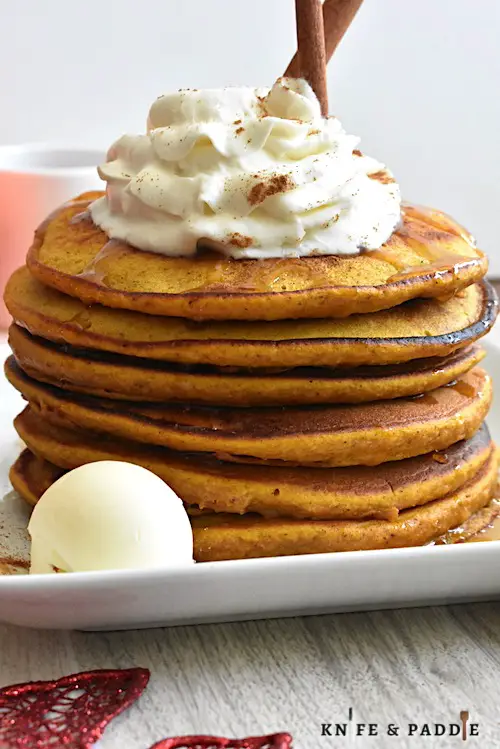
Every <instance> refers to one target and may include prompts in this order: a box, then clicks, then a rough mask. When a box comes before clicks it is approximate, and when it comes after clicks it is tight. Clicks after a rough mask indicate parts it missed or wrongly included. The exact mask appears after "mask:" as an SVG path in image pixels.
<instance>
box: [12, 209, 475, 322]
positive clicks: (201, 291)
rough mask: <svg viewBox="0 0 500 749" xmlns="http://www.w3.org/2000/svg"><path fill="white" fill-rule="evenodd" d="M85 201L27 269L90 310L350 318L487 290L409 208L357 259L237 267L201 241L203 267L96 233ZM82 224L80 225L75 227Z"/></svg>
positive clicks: (463, 256)
mask: <svg viewBox="0 0 500 749" xmlns="http://www.w3.org/2000/svg"><path fill="white" fill-rule="evenodd" d="M90 202H91V201H90V200H88V201H87V202H85V196H82V199H81V200H79V199H77V200H76V201H73V202H72V203H70V204H68V205H66V206H63V208H62V209H61V211H60V212H59V213H58V214H57V215H55V216H54V217H53V218H52V219H51V220H50V221H48V222H45V223H44V225H43V227H42V228H41V229H39V230H38V231H37V233H36V236H35V240H34V243H33V245H32V247H31V249H30V251H29V253H28V258H27V263H28V267H29V268H30V270H31V271H32V273H33V274H34V275H35V276H36V277H37V278H38V279H39V280H40V281H42V282H43V283H44V284H47V285H49V286H52V287H54V288H55V289H58V290H59V291H62V292H64V293H66V294H69V295H71V296H74V297H77V298H79V299H82V300H83V301H84V302H85V303H87V304H93V303H100V304H104V305H105V306H107V307H115V308H119V309H131V310H135V311H139V312H146V313H148V314H155V315H167V316H173V317H186V318H189V319H194V320H282V319H291V318H315V317H316V318H318V317H319V318H323V317H330V316H331V317H346V316H348V315H351V314H354V313H366V312H374V311H377V310H381V309H389V308H391V307H394V306H396V305H398V304H401V303H402V302H405V301H407V300H408V299H415V298H417V297H425V298H436V297H443V296H446V295H450V294H453V293H454V292H456V291H458V290H460V289H463V288H465V287H466V286H469V285H470V284H473V283H475V282H476V281H479V280H480V279H481V278H482V277H483V276H484V275H485V273H486V270H487V260H486V258H485V256H484V255H483V254H482V253H481V252H480V251H479V250H477V249H476V248H475V244H474V240H473V239H472V237H471V235H470V234H469V233H468V232H467V231H466V230H465V229H463V228H462V227H461V226H459V225H458V224H457V223H456V222H455V221H454V220H453V219H451V218H449V217H448V216H445V215H444V214H442V213H440V212H439V211H434V210H430V209H424V208H418V207H414V206H406V207H405V208H404V209H403V211H402V220H401V225H400V228H399V229H397V230H396V231H395V232H394V233H393V235H392V236H391V238H390V239H389V240H388V241H387V243H386V244H385V245H383V246H382V248H381V249H379V250H374V251H370V252H364V253H362V254H359V255H354V256H352V255H351V256H349V255H343V256H339V255H337V256H335V255H330V256H322V257H307V258H283V259H268V260H233V259H231V258H227V257H225V256H224V255H222V254H219V253H218V252H213V251H211V250H210V249H208V250H207V249H206V247H207V246H208V245H207V243H205V247H203V242H202V241H201V242H199V246H200V250H199V252H198V255H197V256H196V257H195V258H178V257H166V256H163V255H158V254H155V253H151V252H144V251H141V250H136V249H134V248H132V247H131V246H130V245H127V244H125V243H123V242H119V241H116V240H111V241H109V238H108V236H107V235H106V234H105V233H104V232H103V231H101V230H100V229H99V228H98V227H96V226H95V224H93V222H92V220H91V219H90V214H88V212H87V213H86V211H85V209H86V208H87V207H88V205H89V204H90ZM75 217H76V218H75Z"/></svg>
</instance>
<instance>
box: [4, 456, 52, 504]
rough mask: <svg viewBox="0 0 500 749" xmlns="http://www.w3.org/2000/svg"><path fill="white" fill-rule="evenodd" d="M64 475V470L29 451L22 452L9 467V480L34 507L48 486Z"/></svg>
mask: <svg viewBox="0 0 500 749" xmlns="http://www.w3.org/2000/svg"><path fill="white" fill-rule="evenodd" d="M65 473H66V471H65V470H64V468H60V467H59V466H56V465H54V464H53V463H49V462H48V461H46V460H43V458H39V457H37V456H36V455H34V454H33V453H32V452H30V450H23V452H22V453H21V455H20V456H19V457H18V459H17V460H16V462H15V463H13V465H12V466H11V469H10V471H9V479H10V483H11V484H12V486H13V487H14V489H15V490H16V492H17V493H18V494H20V495H21V497H22V498H23V499H24V500H25V501H26V502H28V504H30V505H36V503H37V502H38V500H39V499H40V497H41V496H42V494H44V493H45V492H46V491H47V489H48V488H49V486H52V484H53V483H54V482H55V481H57V479H58V478H60V477H61V476H62V475H63V474H65Z"/></svg>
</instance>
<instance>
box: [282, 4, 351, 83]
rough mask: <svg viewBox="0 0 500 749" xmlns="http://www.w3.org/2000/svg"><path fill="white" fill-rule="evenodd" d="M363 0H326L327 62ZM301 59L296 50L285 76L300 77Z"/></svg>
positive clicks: (324, 21) (324, 7) (324, 19)
mask: <svg viewBox="0 0 500 749" xmlns="http://www.w3.org/2000/svg"><path fill="white" fill-rule="evenodd" d="M362 2H363V0H325V2H324V3H323V26H324V30H325V55H326V64H327V65H328V63H329V61H330V60H331V58H332V55H333V53H334V52H335V50H336V49H337V47H338V46H339V44H340V42H341V41H342V38H343V36H344V34H345V32H346V31H347V29H348V28H349V26H350V25H351V23H352V20H353V18H354V16H355V15H356V13H357V12H358V10H359V8H360V6H361V3H362ZM301 75H303V74H302V73H301V70H300V61H299V55H298V53H297V52H296V53H295V55H294V56H293V58H292V60H291V61H290V64H289V65H288V67H287V69H286V71H285V76H289V77H290V78H300V77H301Z"/></svg>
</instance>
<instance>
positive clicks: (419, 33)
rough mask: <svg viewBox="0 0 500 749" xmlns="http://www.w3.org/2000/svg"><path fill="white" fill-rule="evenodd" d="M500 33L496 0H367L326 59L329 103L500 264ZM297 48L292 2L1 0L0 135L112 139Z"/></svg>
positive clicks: (409, 188) (274, 64) (424, 199)
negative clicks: (153, 107)
mask: <svg viewBox="0 0 500 749" xmlns="http://www.w3.org/2000/svg"><path fill="white" fill-rule="evenodd" d="M499 38H500V0H419V2H410V1H409V0H365V2H364V5H363V7H362V8H361V11H360V12H359V14H358V15H357V17H356V19H355V21H354V23H353V25H352V27H351V29H350V30H349V32H348V34H347V36H346V37H345V39H344V41H343V42H342V45H341V47H340V48H339V50H338V51H337V54H336V55H335V57H334V59H333V60H332V62H331V64H330V69H329V84H330V109H331V111H332V112H333V113H335V114H337V115H339V116H340V118H341V119H342V121H343V123H344V125H345V127H346V128H347V129H348V130H350V131H351V132H354V133H356V134H359V135H361V136H362V144H361V145H362V148H363V150H365V151H366V152H367V153H369V154H372V155H373V156H376V157H378V158H380V159H381V160H383V161H385V162H386V163H387V164H388V165H389V166H390V167H391V168H392V169H393V171H394V172H395V174H396V176H397V178H398V180H399V182H400V183H401V185H402V189H403V194H404V196H405V197H406V198H407V199H409V200H412V201H415V202H420V203H425V204H430V205H434V206H435V207H439V208H442V209H444V210H446V211H448V212H450V213H452V214H453V215H455V216H456V217H457V218H458V219H459V220H460V221H461V222H462V223H464V224H465V225H466V226H468V227H469V228H470V229H472V231H473V232H474V233H475V234H476V236H477V238H478V240H479V243H480V246H482V247H483V248H484V249H486V250H487V251H488V252H489V253H490V255H491V256H492V261H493V262H492V265H493V269H494V272H495V274H496V275H498V276H500V248H499V247H497V236H498V233H499V232H498V228H497V223H498V214H499V213H500V182H499V179H500V95H499V94H500V52H499V47H498V40H499ZM294 48H295V27H294V1H293V0H247V1H245V2H244V1H243V0H147V2H146V1H145V0H85V2H84V3H77V2H74V1H73V2H71V0H44V2H41V0H15V1H13V0H0V69H1V71H2V74H1V76H0V103H1V112H2V117H1V118H0V143H21V142H24V141H29V142H33V141H56V142H64V143H66V144H67V143H69V144H72V145H75V144H85V145H97V146H107V145H109V144H110V143H111V141H113V140H114V139H115V138H116V137H117V136H118V135H120V134H121V133H122V132H125V131H127V130H129V131H141V130H143V129H144V126H145V120H146V115H147V111H148V108H149V105H150V104H151V102H152V101H153V100H154V99H155V98H156V96H158V95H159V94H160V93H164V92H166V91H169V90H171V89H176V88H180V87H197V88H200V87H204V86H223V85H228V84H248V85H269V84H271V83H272V81H273V79H274V78H275V77H277V76H278V75H279V74H280V73H282V71H283V69H284V68H285V66H286V64H287V63H288V60H289V58H290V57H291V55H292V52H293V51H294ZM495 255H496V258H495Z"/></svg>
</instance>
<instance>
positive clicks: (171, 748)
mask: <svg viewBox="0 0 500 749" xmlns="http://www.w3.org/2000/svg"><path fill="white" fill-rule="evenodd" d="M151 749H292V737H291V736H290V734H289V733H275V734H272V735H270V736H249V737H248V738H246V739H225V738H222V737H221V736H177V737H175V738H171V739H163V741H159V742H158V743H157V744H154V746H152V747H151Z"/></svg>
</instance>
